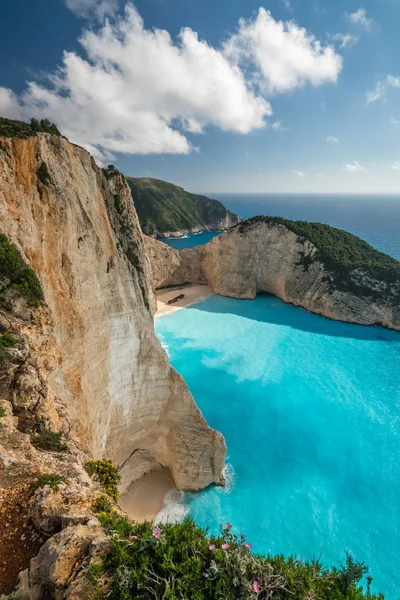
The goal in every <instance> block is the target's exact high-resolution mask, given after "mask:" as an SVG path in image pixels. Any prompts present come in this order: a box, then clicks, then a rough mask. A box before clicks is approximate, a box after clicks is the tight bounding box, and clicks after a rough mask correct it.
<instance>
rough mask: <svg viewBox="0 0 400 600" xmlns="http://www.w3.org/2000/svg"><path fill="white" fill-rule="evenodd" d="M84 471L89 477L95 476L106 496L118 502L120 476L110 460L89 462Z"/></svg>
mask: <svg viewBox="0 0 400 600" xmlns="http://www.w3.org/2000/svg"><path fill="white" fill-rule="evenodd" d="M85 469H86V472H87V473H88V474H89V475H90V476H92V475H94V474H96V475H97V476H98V478H99V481H100V485H101V486H102V487H103V488H104V491H105V492H106V494H107V495H108V496H110V497H111V498H112V499H113V500H115V502H118V487H117V486H118V483H119V482H120V481H121V475H120V474H119V473H118V469H117V467H116V466H115V465H113V463H112V462H111V460H89V461H88V462H87V463H86V464H85Z"/></svg>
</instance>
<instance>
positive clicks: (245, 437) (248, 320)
mask: <svg viewBox="0 0 400 600" xmlns="http://www.w3.org/2000/svg"><path fill="white" fill-rule="evenodd" d="M156 329H157V334H158V336H159V338H160V340H161V342H162V343H163V345H164V347H165V348H166V349H167V352H168V354H169V356H170V359H171V362H172V364H173V366H174V367H175V368H176V369H177V370H178V372H180V373H181V374H182V375H183V377H184V378H185V380H186V382H187V383H188V386H189V388H190V390H191V392H192V394H193V395H194V397H195V399H196V402H197V404H198V405H199V407H200V409H201V410H202V412H203V414H204V416H205V417H206V419H207V420H208V422H209V424H210V426H212V427H215V428H217V429H219V430H220V431H221V432H222V433H223V434H224V436H225V439H226V443H227V447H228V457H227V477H228V485H227V487H226V488H225V489H224V488H217V487H210V488H208V489H207V490H205V491H203V492H200V493H196V494H188V493H187V494H185V502H186V503H187V504H188V506H189V507H190V513H191V515H192V516H193V518H194V519H195V520H196V522H197V523H198V524H200V525H202V526H206V527H209V528H210V530H211V531H213V532H218V529H219V526H220V524H223V523H225V522H226V521H229V522H230V523H232V525H233V530H234V531H235V533H238V534H240V533H244V534H246V536H247V538H248V540H249V542H250V543H251V544H252V545H253V549H254V551H256V552H260V553H269V552H270V553H273V554H276V553H284V554H286V555H289V554H294V555H297V556H298V557H302V558H309V559H310V558H318V557H321V561H322V562H323V563H324V564H326V565H333V564H337V563H338V562H339V561H341V560H342V559H343V557H344V551H345V550H347V551H349V552H351V553H352V555H353V556H354V558H356V559H357V560H364V561H365V562H366V563H367V564H368V565H369V567H370V574H371V575H372V577H373V578H374V581H373V588H372V589H373V590H374V591H375V592H377V591H381V592H383V593H385V595H386V598H387V599H389V600H395V599H397V598H399V590H400V571H399V569H398V557H399V556H400V502H399V501H398V498H399V491H400V460H399V458H400V384H399V380H400V334H399V333H396V332H391V331H387V330H385V329H382V328H379V327H363V326H357V325H349V324H345V323H338V322H335V321H330V320H328V319H325V318H323V317H319V316H317V315H314V314H311V313H308V312H306V311H304V310H302V309H300V308H295V307H293V306H289V305H286V304H284V303H283V302H281V301H280V300H278V299H277V298H275V297H273V296H270V295H267V294H265V295H260V296H258V297H257V298H256V299H255V300H254V301H241V300H234V299H230V298H222V297H219V296H212V297H211V298H209V299H207V300H205V301H203V302H201V303H199V304H195V305H192V306H190V307H187V308H185V309H183V310H179V311H177V312H174V313H172V314H169V315H166V316H163V317H160V318H157V319H156Z"/></svg>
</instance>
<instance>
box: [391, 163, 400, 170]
mask: <svg viewBox="0 0 400 600" xmlns="http://www.w3.org/2000/svg"><path fill="white" fill-rule="evenodd" d="M392 169H393V170H394V171H400V162H399V161H398V160H396V162H395V163H393V164H392Z"/></svg>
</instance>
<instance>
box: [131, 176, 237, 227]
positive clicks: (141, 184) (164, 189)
mask: <svg viewBox="0 0 400 600" xmlns="http://www.w3.org/2000/svg"><path fill="white" fill-rule="evenodd" d="M126 180H127V182H128V184H129V186H130V188H131V191H132V196H133V200H134V203H135V207H136V211H137V213H138V216H139V220H140V224H141V227H142V230H143V231H144V233H146V234H148V235H158V234H161V235H162V234H163V233H165V232H178V231H186V230H190V229H196V228H198V229H205V230H207V229H210V230H218V229H220V228H221V227H222V226H223V221H224V220H225V219H226V217H227V215H228V216H229V217H230V221H231V223H230V224H231V225H236V224H237V223H238V222H239V221H240V218H238V216H237V215H235V214H233V213H231V212H229V211H228V210H227V209H226V208H225V206H224V205H223V204H222V203H221V202H219V201H218V200H213V199H211V198H207V197H206V196H201V195H197V194H191V193H190V192H186V191H185V190H184V189H183V188H182V187H179V186H177V185H174V184H172V183H167V182H166V181H161V180H160V179H151V178H134V177H126Z"/></svg>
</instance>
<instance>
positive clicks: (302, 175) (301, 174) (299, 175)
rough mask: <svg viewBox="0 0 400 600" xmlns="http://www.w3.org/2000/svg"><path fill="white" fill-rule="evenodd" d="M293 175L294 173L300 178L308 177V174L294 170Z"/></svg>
mask: <svg viewBox="0 0 400 600" xmlns="http://www.w3.org/2000/svg"><path fill="white" fill-rule="evenodd" d="M292 173H294V174H295V175H297V176H298V177H305V176H306V174H305V173H303V171H295V170H293V171H292Z"/></svg>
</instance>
